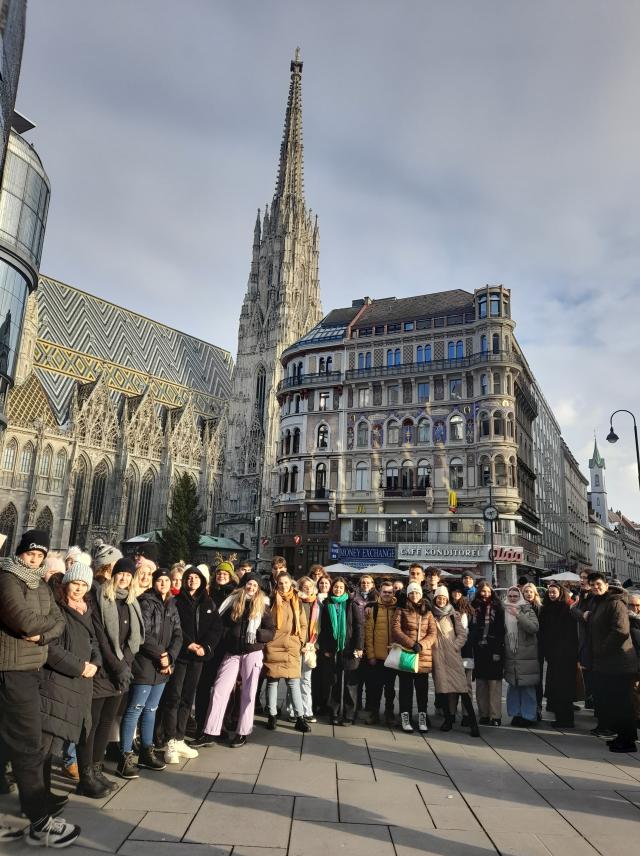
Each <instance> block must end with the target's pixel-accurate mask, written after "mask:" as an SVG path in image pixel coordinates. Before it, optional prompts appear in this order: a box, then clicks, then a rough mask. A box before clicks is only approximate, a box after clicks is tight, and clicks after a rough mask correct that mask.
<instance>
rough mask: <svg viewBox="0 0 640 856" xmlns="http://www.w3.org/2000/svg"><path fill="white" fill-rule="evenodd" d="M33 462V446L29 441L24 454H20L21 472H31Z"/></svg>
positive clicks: (23, 451)
mask: <svg viewBox="0 0 640 856" xmlns="http://www.w3.org/2000/svg"><path fill="white" fill-rule="evenodd" d="M32 463H33V446H32V445H31V443H27V445H26V446H25V447H24V449H23V450H22V455H21V456H20V472H21V473H30V472H31V464H32Z"/></svg>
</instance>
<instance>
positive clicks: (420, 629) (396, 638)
mask: <svg viewBox="0 0 640 856" xmlns="http://www.w3.org/2000/svg"><path fill="white" fill-rule="evenodd" d="M437 633H438V631H437V628H436V622H435V619H434V617H433V613H432V612H431V609H430V608H429V604H428V603H427V602H426V600H425V599H424V598H423V599H422V600H420V601H418V603H415V604H414V603H412V602H411V601H410V600H408V601H407V604H406V606H404V607H403V608H402V609H396V611H395V614H394V616H393V627H392V630H391V639H392V641H393V642H397V643H398V644H399V645H402V647H403V648H408V649H412V648H413V646H414V645H415V644H416V642H417V643H418V644H419V645H420V646H421V647H422V650H421V651H420V656H419V657H418V671H419V672H430V671H431V669H432V668H433V653H432V649H433V646H434V645H435V644H436V636H437Z"/></svg>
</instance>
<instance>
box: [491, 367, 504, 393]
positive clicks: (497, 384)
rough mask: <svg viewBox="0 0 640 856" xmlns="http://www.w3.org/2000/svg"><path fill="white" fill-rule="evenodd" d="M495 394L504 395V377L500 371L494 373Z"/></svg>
mask: <svg viewBox="0 0 640 856" xmlns="http://www.w3.org/2000/svg"><path fill="white" fill-rule="evenodd" d="M493 394H494V395H502V378H501V377H500V372H494V373H493Z"/></svg>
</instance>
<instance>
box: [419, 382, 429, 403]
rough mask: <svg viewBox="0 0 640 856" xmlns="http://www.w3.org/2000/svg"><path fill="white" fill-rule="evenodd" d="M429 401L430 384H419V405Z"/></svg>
mask: <svg viewBox="0 0 640 856" xmlns="http://www.w3.org/2000/svg"><path fill="white" fill-rule="evenodd" d="M427 401H429V384H428V383H419V384H418V404H424V403H425V402H427Z"/></svg>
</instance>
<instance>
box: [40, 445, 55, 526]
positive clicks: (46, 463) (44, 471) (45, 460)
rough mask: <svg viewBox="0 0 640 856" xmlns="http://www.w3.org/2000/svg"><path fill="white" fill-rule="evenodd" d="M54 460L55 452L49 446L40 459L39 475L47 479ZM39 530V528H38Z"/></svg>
mask: <svg viewBox="0 0 640 856" xmlns="http://www.w3.org/2000/svg"><path fill="white" fill-rule="evenodd" d="M52 458H53V451H52V449H51V446H47V448H46V449H45V450H44V452H43V453H42V457H41V458H40V467H39V468H38V475H40V476H43V477H44V478H47V477H48V476H49V473H50V471H51V459H52ZM36 528H38V527H36Z"/></svg>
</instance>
